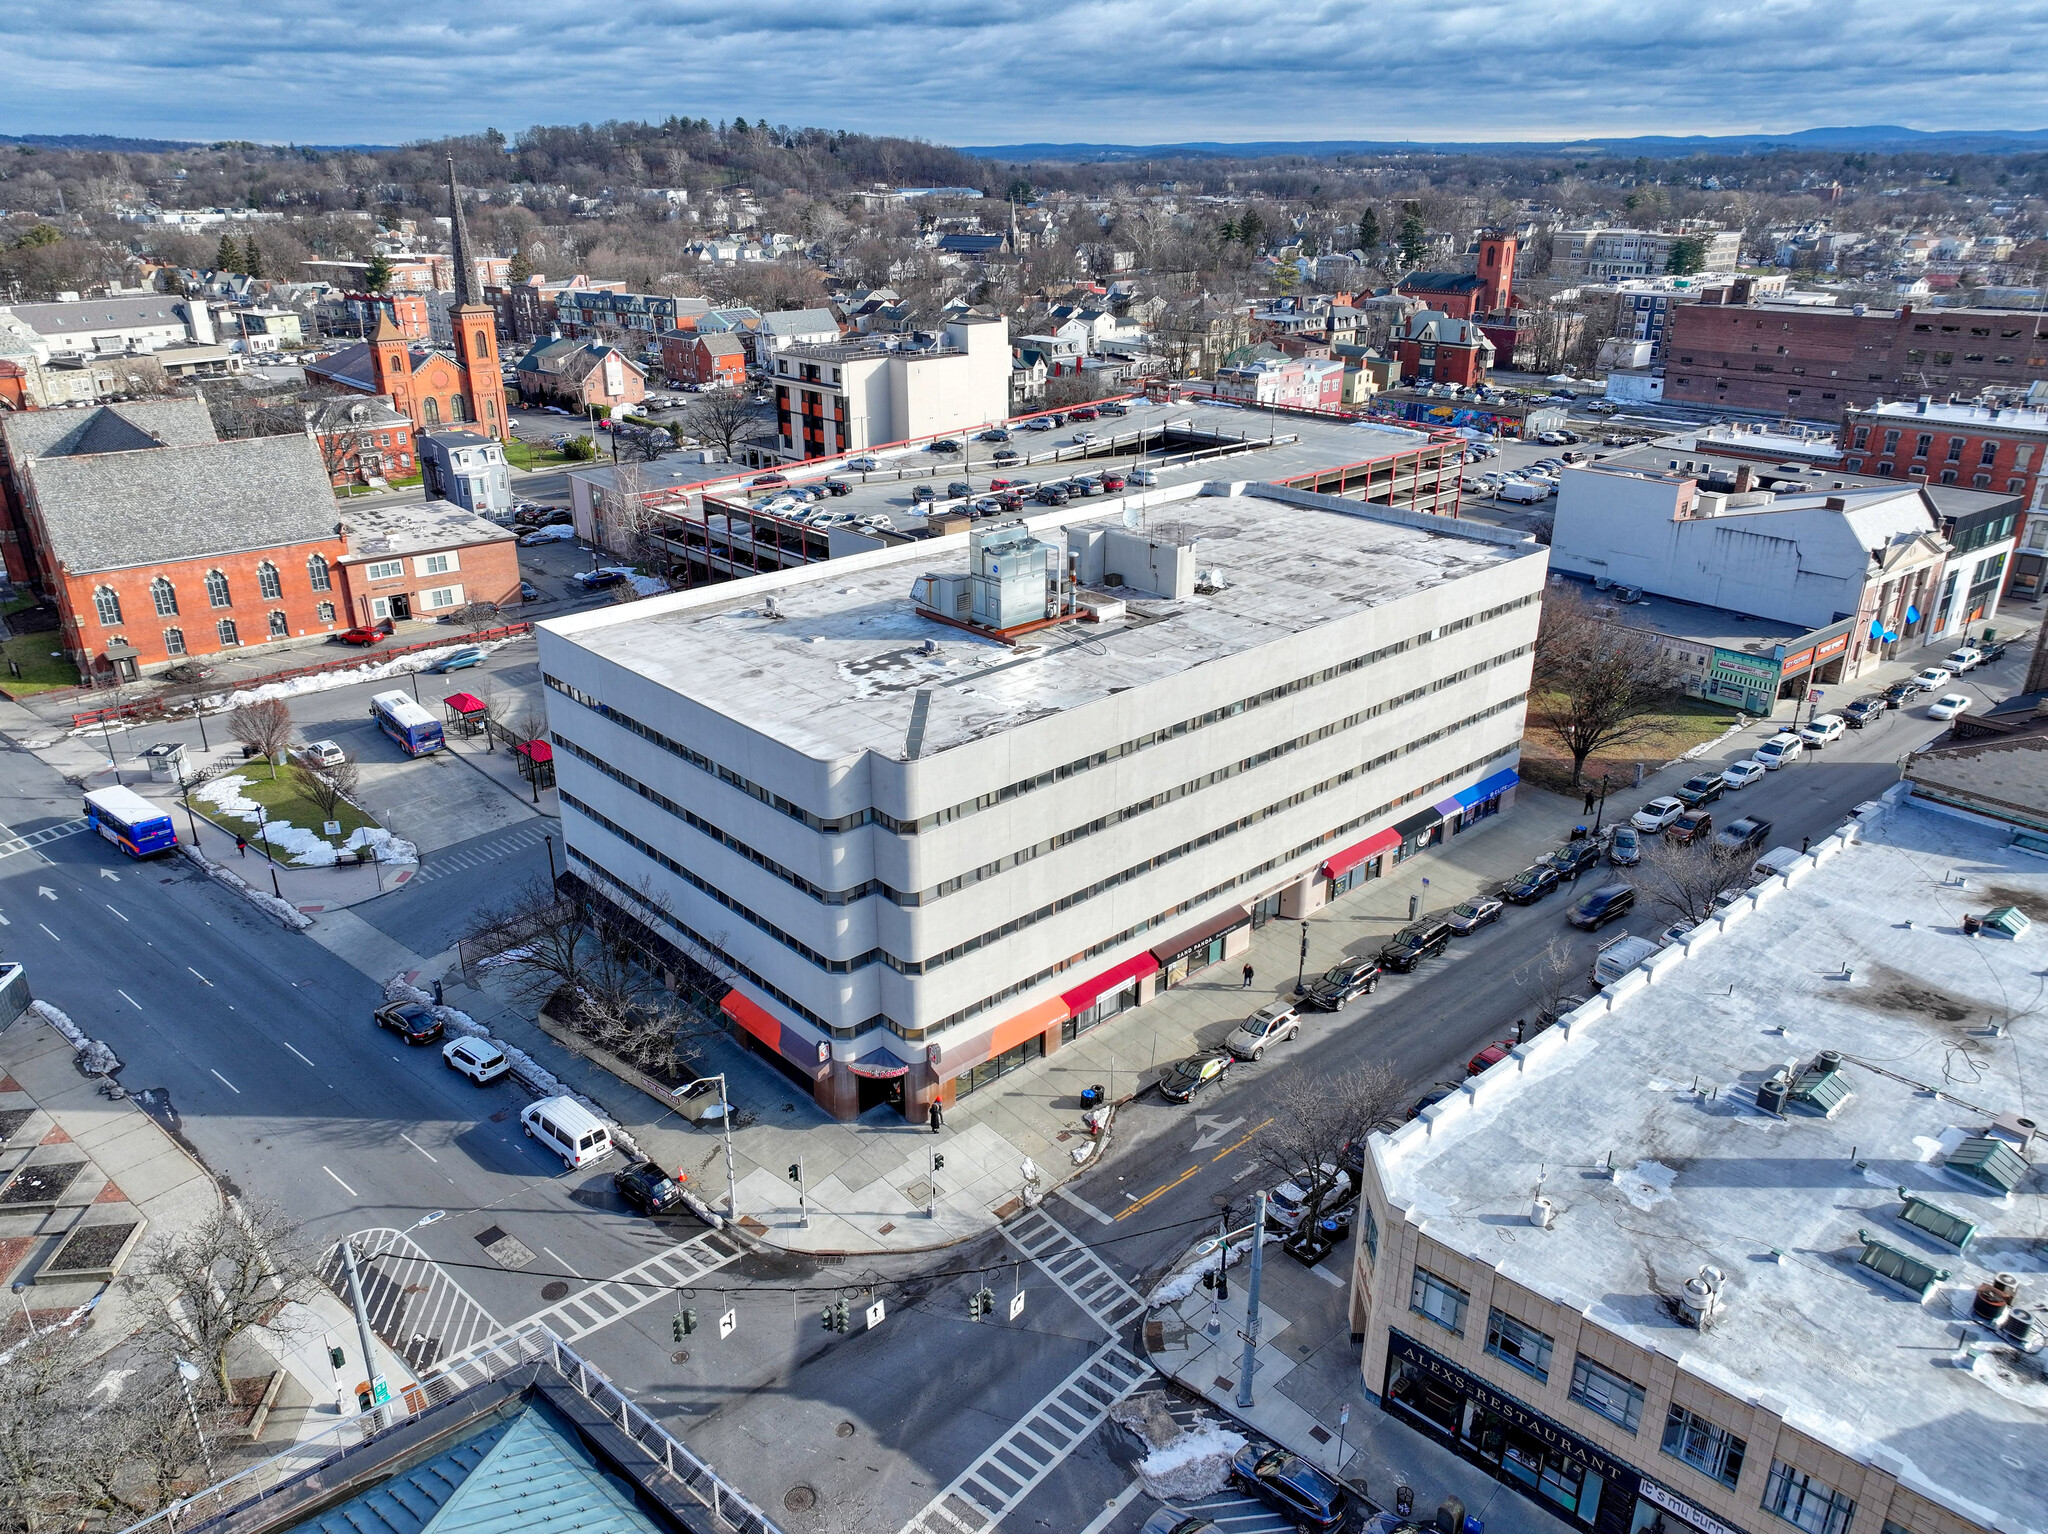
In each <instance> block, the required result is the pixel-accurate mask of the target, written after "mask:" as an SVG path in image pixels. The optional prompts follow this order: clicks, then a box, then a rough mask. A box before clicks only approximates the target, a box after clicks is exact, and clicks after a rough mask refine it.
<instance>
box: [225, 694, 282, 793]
mask: <svg viewBox="0 0 2048 1534" xmlns="http://www.w3.org/2000/svg"><path fill="white" fill-rule="evenodd" d="M228 734H230V735H232V736H233V737H234V738H235V739H236V740H239V741H240V742H241V743H242V744H243V745H245V746H254V747H255V748H256V750H257V751H258V752H260V753H261V754H262V755H264V756H266V757H268V758H269V759H270V775H271V776H272V777H273V778H274V777H276V776H277V759H278V757H280V756H281V755H283V754H284V750H285V747H286V746H288V745H290V744H291V738H292V711H291V706H290V705H289V704H288V703H286V702H285V701H284V699H282V698H265V699H263V700H262V701H260V702H257V703H244V704H243V705H242V706H241V707H240V708H238V709H235V710H234V711H233V712H231V713H230V714H229V715H228Z"/></svg>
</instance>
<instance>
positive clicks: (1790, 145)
mask: <svg viewBox="0 0 2048 1534" xmlns="http://www.w3.org/2000/svg"><path fill="white" fill-rule="evenodd" d="M1773 149H1851V150H1866V151H1878V152H1893V153H1896V152H1902V151H1914V150H1920V151H1941V150H1951V151H1955V152H1959V153H1968V154H2014V153H2020V152H2023V151H2027V150H2039V149H2048V129H2043V128H2030V129H1987V130H1981V131H1979V130H1971V129H1959V130H1953V131H1941V132H1926V131H1923V130H1921V129H1918V128H1900V127H1891V126H1882V125H1880V126H1871V127H1858V128H1802V129H1801V130H1799V131H1798V132H1797V133H1732V134H1704V133H1702V134H1690V135H1683V136H1679V135H1670V134H1645V135H1642V136H1639V137H1635V138H1584V139H1567V140H1541V139H1523V140H1514V141H1502V142H1499V143H1480V142H1469V141H1454V140H1448V139H1446V140H1430V141H1424V140H1415V139H1398V140H1397V139H1305V140H1301V141H1288V140H1266V141H1259V142H1254V143H1245V144H1224V143H1215V142H1208V141H1200V142H1190V143H1183V144H970V145H965V146H963V147H962V148H961V151H960V152H961V153H962V154H971V155H974V156H975V157H977V158H978V159H984V160H1009V161H1033V160H1036V161H1050V162H1055V163H1057V162H1063V161H1064V162H1101V161H1116V160H1186V159H1235V160H1263V159H1272V158H1274V157H1276V156H1282V155H1305V156H1308V157H1310V158H1313V159H1322V158H1327V157H1329V156H1331V155H1342V154H1492V155H1572V154H1577V155H1584V154H1600V155H1641V156H1657V157H1664V156H1673V155H1692V154H1763V153H1766V152H1768V151H1770V150H1773Z"/></svg>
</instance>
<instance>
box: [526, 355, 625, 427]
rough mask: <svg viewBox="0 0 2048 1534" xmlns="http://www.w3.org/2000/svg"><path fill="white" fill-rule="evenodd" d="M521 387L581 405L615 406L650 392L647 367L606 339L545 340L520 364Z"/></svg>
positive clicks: (530, 396) (533, 396) (533, 397)
mask: <svg viewBox="0 0 2048 1534" xmlns="http://www.w3.org/2000/svg"><path fill="white" fill-rule="evenodd" d="M518 377H519V393H520V395H521V396H522V397H523V398H525V399H526V400H528V401H529V402H540V401H545V402H547V403H549V404H555V405H567V406H571V407H573V408H575V409H577V410H579V411H580V410H587V409H589V408H590V407H592V406H601V407H604V408H608V409H617V408H619V407H621V406H627V405H637V404H639V403H640V401H641V400H643V399H645V398H646V397H647V370H646V369H645V368H643V367H641V366H640V364H639V363H637V362H635V361H634V360H633V359H632V358H631V357H629V356H627V355H626V354H625V353H624V352H623V351H621V350H620V349H619V348H618V347H616V346H613V345H612V344H611V343H610V342H608V341H543V342H541V343H539V344H538V345H536V346H534V347H533V348H532V349H531V350H529V351H528V352H527V354H526V355H525V356H524V357H521V358H520V359H519V364H518Z"/></svg>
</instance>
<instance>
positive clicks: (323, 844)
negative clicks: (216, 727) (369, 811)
mask: <svg viewBox="0 0 2048 1534" xmlns="http://www.w3.org/2000/svg"><path fill="white" fill-rule="evenodd" d="M254 781H255V780H254V779H252V778H249V777H247V776H245V775H244V774H242V773H239V772H231V773H229V774H228V775H227V776H226V777H221V778H215V779H214V780H213V781H212V782H211V783H205V784H201V785H200V786H199V787H198V788H196V789H194V790H193V793H194V795H195V796H196V797H198V798H200V799H203V800H205V801H206V803H208V804H210V805H212V806H213V808H214V810H215V812H216V813H217V814H218V815H221V816H233V817H234V818H235V819H236V820H239V821H241V822H242V823H243V824H245V825H248V826H254V827H260V828H261V830H262V832H263V835H264V836H265V837H266V838H267V839H268V840H269V842H270V845H271V846H272V847H275V848H278V849H280V850H282V851H283V852H284V853H285V854H286V855H287V858H288V860H289V861H290V863H291V864H292V866H293V867H295V868H332V867H333V866H334V865H335V863H336V862H337V861H338V860H339V857H340V854H341V853H342V852H351V853H352V852H354V851H355V850H356V849H357V848H359V847H374V848H376V850H377V861H378V862H380V863H416V862H418V861H419V849H418V848H417V847H415V846H413V844H412V843H411V842H409V841H405V840H403V839H402V838H400V837H396V836H393V835H392V834H391V833H390V832H389V831H387V830H385V829H384V828H383V827H382V826H358V827H356V829H355V830H353V831H351V832H349V834H348V839H347V840H346V841H344V842H343V843H342V844H341V846H340V847H339V848H337V847H336V846H335V845H334V843H332V842H330V841H329V840H327V838H326V837H324V836H321V835H320V834H319V833H317V832H315V831H309V830H307V829H306V828H305V827H304V826H295V825H293V824H292V823H291V822H290V821H289V820H278V819H276V818H274V817H271V816H268V815H266V814H265V813H264V812H263V810H262V809H261V807H260V806H259V805H258V804H257V803H256V801H255V800H254V799H251V798H249V797H247V796H246V795H244V794H243V793H242V788H243V786H244V785H246V784H249V783H252V782H254Z"/></svg>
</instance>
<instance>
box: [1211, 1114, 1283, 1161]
mask: <svg viewBox="0 0 2048 1534" xmlns="http://www.w3.org/2000/svg"><path fill="white" fill-rule="evenodd" d="M1272 1122H1273V1121H1272V1120H1271V1119H1267V1120H1266V1121H1265V1123H1262V1124H1254V1125H1252V1127H1251V1129H1250V1130H1248V1131H1247V1132H1246V1134H1245V1137H1244V1139H1243V1140H1239V1141H1238V1142H1237V1143H1236V1144H1235V1145H1226V1146H1224V1147H1223V1149H1221V1150H1220V1151H1218V1152H1217V1153H1216V1154H1215V1155H1213V1156H1211V1157H1210V1158H1209V1161H1210V1164H1211V1165H1213V1164H1215V1163H1216V1162H1218V1161H1221V1160H1222V1159H1223V1158H1224V1157H1225V1156H1227V1155H1229V1154H1230V1153H1231V1152H1232V1151H1234V1150H1242V1149H1244V1146H1245V1141H1247V1140H1249V1139H1251V1137H1252V1136H1253V1135H1255V1134H1257V1133H1258V1132H1259V1131H1260V1130H1261V1129H1264V1128H1265V1127H1266V1124H1270V1123H1272Z"/></svg>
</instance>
